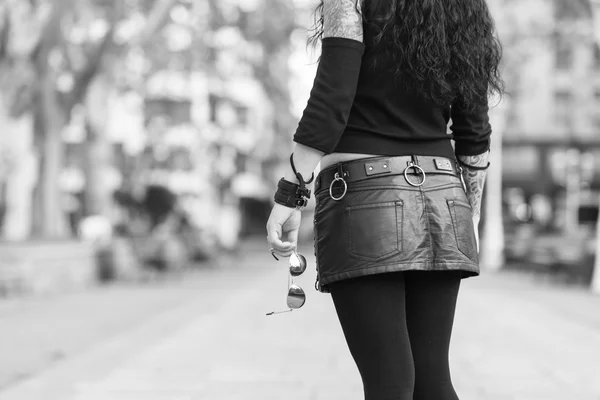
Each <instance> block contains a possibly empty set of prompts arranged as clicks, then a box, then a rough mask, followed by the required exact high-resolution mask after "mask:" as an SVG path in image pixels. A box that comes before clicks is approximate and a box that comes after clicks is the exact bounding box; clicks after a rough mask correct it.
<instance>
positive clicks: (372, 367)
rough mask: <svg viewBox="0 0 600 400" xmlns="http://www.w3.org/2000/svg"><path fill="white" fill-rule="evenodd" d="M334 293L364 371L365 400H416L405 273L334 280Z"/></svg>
mask: <svg viewBox="0 0 600 400" xmlns="http://www.w3.org/2000/svg"><path fill="white" fill-rule="evenodd" d="M331 295H332V298H333V302H334V304H335V308H336V311H337V314H338V317H339V320H340V323H341V325H342V329H343V331H344V335H345V337H346V342H347V343H348V347H349V349H350V353H351V354H352V356H353V357H354V361H355V362H356V365H357V366H358V370H359V372H360V374H361V376H362V380H363V385H364V390H365V400H412V398H413V386H414V376H415V375H414V367H413V361H412V354H411V347H410V343H409V340H408V331H407V328H406V312H405V310H406V307H405V296H404V276H403V273H401V272H398V273H389V274H380V275H371V276H364V277H360V278H353V279H348V280H344V281H340V282H336V283H333V284H331Z"/></svg>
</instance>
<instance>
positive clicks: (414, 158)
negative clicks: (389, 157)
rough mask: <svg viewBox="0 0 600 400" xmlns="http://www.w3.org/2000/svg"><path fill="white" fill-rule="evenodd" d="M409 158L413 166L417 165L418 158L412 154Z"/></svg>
mask: <svg viewBox="0 0 600 400" xmlns="http://www.w3.org/2000/svg"><path fill="white" fill-rule="evenodd" d="M410 158H411V160H412V162H413V163H414V164H415V165H419V157H418V156H416V155H414V154H413V155H411V156H410Z"/></svg>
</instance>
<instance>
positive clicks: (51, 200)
mask: <svg viewBox="0 0 600 400" xmlns="http://www.w3.org/2000/svg"><path fill="white" fill-rule="evenodd" d="M54 81H55V80H54V79H53V77H52V76H49V73H48V72H47V71H46V73H45V74H44V75H43V76H42V77H41V88H40V92H41V93H40V94H41V102H40V106H41V108H42V109H41V111H42V116H43V122H44V128H45V129H44V131H45V132H44V133H45V134H44V138H43V142H42V152H43V157H42V163H41V174H40V178H41V179H40V195H41V198H42V203H41V207H42V210H41V211H42V215H41V218H42V224H41V227H40V228H41V229H40V234H41V235H42V236H44V237H45V238H61V237H65V236H66V234H67V229H66V227H67V221H66V216H65V213H64V212H63V201H62V193H61V190H60V172H61V169H62V166H63V152H64V149H63V147H64V146H63V142H62V138H61V131H62V129H63V127H64V125H65V118H64V115H63V111H62V110H61V109H60V106H59V105H58V104H57V99H56V92H55V90H54Z"/></svg>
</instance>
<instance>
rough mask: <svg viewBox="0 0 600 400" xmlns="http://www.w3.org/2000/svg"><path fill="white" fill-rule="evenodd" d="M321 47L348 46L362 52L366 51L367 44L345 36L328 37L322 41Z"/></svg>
mask: <svg viewBox="0 0 600 400" xmlns="http://www.w3.org/2000/svg"><path fill="white" fill-rule="evenodd" d="M321 47H322V48H326V47H348V48H350V49H354V50H356V51H359V52H360V53H364V51H365V44H364V43H363V42H359V41H358V40H354V39H348V38H343V37H326V38H323V40H322V41H321Z"/></svg>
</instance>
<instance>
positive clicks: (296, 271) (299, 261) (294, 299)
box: [267, 252, 306, 315]
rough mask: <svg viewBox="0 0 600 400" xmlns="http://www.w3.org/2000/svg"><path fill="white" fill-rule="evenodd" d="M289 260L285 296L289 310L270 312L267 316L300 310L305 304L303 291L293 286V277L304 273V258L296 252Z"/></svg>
mask: <svg viewBox="0 0 600 400" xmlns="http://www.w3.org/2000/svg"><path fill="white" fill-rule="evenodd" d="M289 260H290V273H289V275H288V294H287V306H288V307H289V308H290V309H289V310H285V311H272V312H270V313H267V315H273V314H281V313H285V312H290V311H294V310H295V309H297V308H300V307H302V306H303V305H304V303H305V302H306V294H305V293H304V290H303V289H302V288H301V287H300V286H298V285H295V284H294V277H296V276H300V275H302V274H303V273H304V271H306V258H304V256H303V255H302V254H298V253H296V252H294V253H292V255H291V256H290V258H289Z"/></svg>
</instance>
